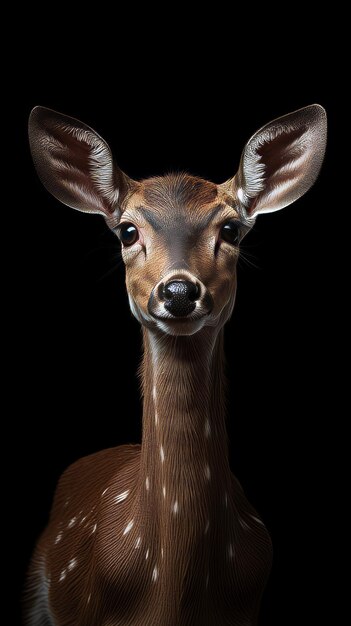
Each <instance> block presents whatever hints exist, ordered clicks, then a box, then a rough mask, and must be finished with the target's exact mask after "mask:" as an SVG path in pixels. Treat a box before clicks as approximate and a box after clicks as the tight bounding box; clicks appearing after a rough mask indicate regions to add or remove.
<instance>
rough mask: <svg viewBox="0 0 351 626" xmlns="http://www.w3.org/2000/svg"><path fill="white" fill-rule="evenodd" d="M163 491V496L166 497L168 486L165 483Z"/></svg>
mask: <svg viewBox="0 0 351 626" xmlns="http://www.w3.org/2000/svg"><path fill="white" fill-rule="evenodd" d="M162 493H163V497H164V498H165V497H166V486H165V485H163V487H162Z"/></svg>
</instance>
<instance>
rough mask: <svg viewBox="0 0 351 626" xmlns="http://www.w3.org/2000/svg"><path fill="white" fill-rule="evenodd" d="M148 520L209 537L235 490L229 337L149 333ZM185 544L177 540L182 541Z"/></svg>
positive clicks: (145, 368) (208, 332)
mask: <svg viewBox="0 0 351 626" xmlns="http://www.w3.org/2000/svg"><path fill="white" fill-rule="evenodd" d="M142 380H143V394H144V406H143V437H142V449H141V465H140V481H139V489H140V503H141V506H142V508H143V519H144V520H145V519H149V520H152V523H153V524H158V527H159V533H160V534H162V532H164V533H165V534H168V536H169V534H170V532H171V531H172V529H174V527H175V526H174V524H175V522H176V526H177V528H178V529H179V528H180V527H181V526H182V522H183V524H184V525H185V529H186V533H185V534H184V536H186V537H187V540H189V537H191V535H198V534H199V533H200V534H203V533H207V532H208V530H209V527H210V525H213V524H214V523H215V521H216V520H215V519H214V515H215V512H218V514H219V512H220V510H223V508H224V507H225V504H226V500H227V498H228V495H227V494H228V491H229V490H230V482H231V473H230V469H229V462H228V450H227V435H226V428H225V411H224V389H223V387H224V374H223V330H220V331H219V332H217V333H216V332H214V330H213V329H208V328H205V329H203V330H202V331H200V332H199V333H197V334H195V335H193V336H187V337H172V336H168V335H161V334H159V335H158V334H156V333H153V332H151V331H149V330H144V358H143V365H142ZM178 544H179V541H178Z"/></svg>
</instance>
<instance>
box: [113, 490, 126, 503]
mask: <svg viewBox="0 0 351 626" xmlns="http://www.w3.org/2000/svg"><path fill="white" fill-rule="evenodd" d="M128 493H129V489H127V491H123V493H120V494H119V495H118V496H116V497H115V502H117V503H118V502H122V500H125V499H126V497H127V496H128Z"/></svg>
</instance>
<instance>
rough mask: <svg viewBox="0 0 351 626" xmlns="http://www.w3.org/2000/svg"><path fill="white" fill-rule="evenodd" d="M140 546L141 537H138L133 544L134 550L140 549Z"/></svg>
mask: <svg viewBox="0 0 351 626" xmlns="http://www.w3.org/2000/svg"><path fill="white" fill-rule="evenodd" d="M140 544H141V537H138V539H137V540H136V542H135V549H136V548H140Z"/></svg>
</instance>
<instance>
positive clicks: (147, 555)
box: [145, 548, 149, 561]
mask: <svg viewBox="0 0 351 626" xmlns="http://www.w3.org/2000/svg"><path fill="white" fill-rule="evenodd" d="M148 558H149V548H148V549H147V550H146V554H145V561H147V560H148Z"/></svg>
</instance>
